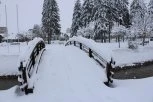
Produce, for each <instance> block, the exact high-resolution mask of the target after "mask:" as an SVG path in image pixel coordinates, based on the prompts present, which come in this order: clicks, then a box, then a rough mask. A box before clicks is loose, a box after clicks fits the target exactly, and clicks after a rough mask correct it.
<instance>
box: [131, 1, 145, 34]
mask: <svg viewBox="0 0 153 102" xmlns="http://www.w3.org/2000/svg"><path fill="white" fill-rule="evenodd" d="M146 11H147V8H146V5H145V3H144V1H143V0H133V2H132V4H131V6H130V16H131V22H132V26H133V28H135V29H137V31H138V29H141V25H143V23H144V20H145V14H146Z"/></svg>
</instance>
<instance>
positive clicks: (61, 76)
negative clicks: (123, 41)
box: [18, 39, 112, 94]
mask: <svg viewBox="0 0 153 102" xmlns="http://www.w3.org/2000/svg"><path fill="white" fill-rule="evenodd" d="M72 44H73V45H74V46H76V47H74V46H68V45H72ZM31 45H32V46H30V49H28V52H26V53H25V54H23V55H24V56H22V57H21V60H20V67H19V77H18V80H19V82H20V89H21V90H22V91H24V92H25V94H28V93H33V89H34V87H35V84H36V83H35V82H36V80H37V79H39V78H38V77H37V74H38V73H42V72H43V71H45V73H43V74H42V75H45V77H46V78H45V81H46V82H43V83H47V84H49V85H50V82H52V83H54V84H55V83H56V84H55V87H57V88H61V85H62V86H63V85H64V87H65V86H67V87H69V88H71V87H73V88H76V87H77V86H78V84H79V87H83V89H84V88H85V87H86V85H88V84H89V83H95V82H94V81H96V82H97V81H98V80H99V82H100V83H103V81H104V80H105V81H106V75H105V72H104V70H105V69H104V68H106V67H108V64H109V65H111V64H112V60H111V61H107V60H106V59H105V58H103V57H102V56H101V55H100V54H98V53H97V52H96V51H94V50H93V49H92V47H91V46H90V45H87V44H86V43H85V42H84V41H82V40H80V41H79V40H77V39H75V40H74V39H72V40H70V41H68V42H67V43H66V44H65V46H64V45H48V46H47V47H46V51H45V52H44V48H45V44H44V42H43V40H42V39H35V40H33V41H32V44H31ZM77 47H79V48H77ZM80 49H81V50H83V51H85V52H86V53H85V52H83V51H81V50H80ZM91 58H94V59H95V60H94V59H91ZM38 75H39V74H38ZM48 75H49V76H48ZM99 78H100V79H99ZM88 79H90V80H88ZM88 81H89V82H88ZM67 84H70V85H67ZM71 84H72V85H71ZM45 85H46V84H45ZM58 85H59V86H58ZM80 85H82V86H80ZM55 87H54V88H55ZM64 87H63V88H62V89H64V90H65V88H64ZM73 88H72V89H71V90H74V89H73Z"/></svg>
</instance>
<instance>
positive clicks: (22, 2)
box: [0, 0, 149, 33]
mask: <svg viewBox="0 0 153 102" xmlns="http://www.w3.org/2000/svg"><path fill="white" fill-rule="evenodd" d="M1 1H2V4H1V5H0V26H5V13H4V11H5V4H6V5H7V11H8V13H7V14H8V29H9V33H16V32H17V26H16V25H17V24H16V4H18V6H19V29H20V31H27V30H28V29H30V28H33V25H34V24H41V17H42V15H41V12H42V5H43V0H1ZM75 1H76V0H57V2H58V5H59V9H60V18H61V22H60V23H61V25H62V32H65V30H66V29H67V28H68V27H70V26H71V22H72V14H73V7H74V3H75ZM82 1H83V0H82ZM130 1H132V0H130ZM144 1H145V2H146V1H149V0H144Z"/></svg>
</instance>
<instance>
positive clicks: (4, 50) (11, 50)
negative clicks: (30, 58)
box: [0, 43, 27, 76]
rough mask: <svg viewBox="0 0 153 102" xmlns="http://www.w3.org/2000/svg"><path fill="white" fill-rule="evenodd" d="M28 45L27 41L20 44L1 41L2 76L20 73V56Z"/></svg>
mask: <svg viewBox="0 0 153 102" xmlns="http://www.w3.org/2000/svg"><path fill="white" fill-rule="evenodd" d="M26 47H27V44H26V43H21V45H20V46H19V45H12V44H7V43H0V76H2V75H16V74H17V73H18V67H17V62H18V57H19V55H20V54H21V53H22V52H23V51H25V49H26Z"/></svg>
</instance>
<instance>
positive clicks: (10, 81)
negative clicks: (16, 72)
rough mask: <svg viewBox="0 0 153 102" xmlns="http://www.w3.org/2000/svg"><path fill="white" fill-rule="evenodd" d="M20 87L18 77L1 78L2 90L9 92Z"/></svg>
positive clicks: (0, 85)
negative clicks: (14, 87)
mask: <svg viewBox="0 0 153 102" xmlns="http://www.w3.org/2000/svg"><path fill="white" fill-rule="evenodd" d="M15 85H19V83H18V79H17V76H0V90H7V89H10V88H12V87H13V86H15Z"/></svg>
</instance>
